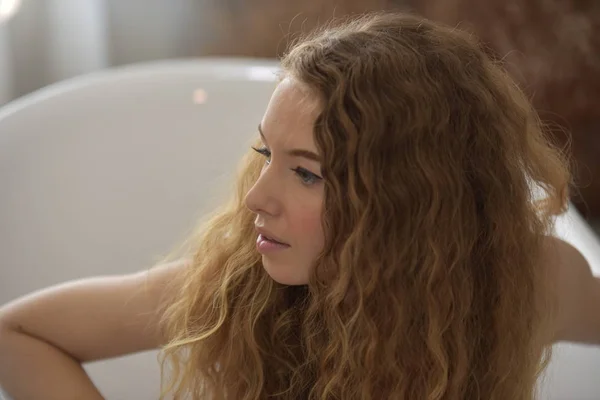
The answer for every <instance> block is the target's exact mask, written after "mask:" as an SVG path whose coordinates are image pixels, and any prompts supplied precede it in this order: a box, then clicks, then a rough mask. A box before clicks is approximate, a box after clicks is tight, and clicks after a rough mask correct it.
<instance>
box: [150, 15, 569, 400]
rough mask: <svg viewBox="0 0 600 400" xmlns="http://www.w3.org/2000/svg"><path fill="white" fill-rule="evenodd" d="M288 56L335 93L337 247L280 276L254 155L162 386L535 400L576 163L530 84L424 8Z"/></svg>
mask: <svg viewBox="0 0 600 400" xmlns="http://www.w3.org/2000/svg"><path fill="white" fill-rule="evenodd" d="M281 65H282V73H283V75H284V76H287V77H290V78H292V79H294V80H296V81H297V82H299V83H300V84H301V85H303V86H304V87H305V88H306V90H309V91H310V93H312V94H313V95H314V98H315V99H318V100H319V101H320V103H321V109H320V114H319V116H318V118H317V119H316V122H315V124H314V138H315V142H316V145H317V148H318V150H319V152H320V153H321V154H322V155H324V157H323V162H322V173H323V177H324V181H325V196H324V210H325V211H324V213H323V216H322V224H323V227H324V231H325V245H324V250H323V253H322V254H321V255H320V257H319V258H318V260H317V262H316V266H315V268H314V270H313V272H312V275H311V278H310V282H309V283H308V285H305V286H284V285H281V284H278V283H276V282H274V281H273V280H272V279H271V278H270V277H269V275H268V274H267V273H266V272H265V271H264V269H263V267H262V265H261V257H260V255H259V254H258V253H257V251H256V249H255V239H256V238H255V233H254V230H253V228H254V227H253V221H254V215H253V213H252V212H251V211H249V210H248V209H247V208H246V207H245V205H244V201H243V199H244V196H245V194H246V192H247V191H248V190H249V188H250V187H251V186H252V185H253V184H254V182H255V181H256V179H257V177H258V176H259V174H260V173H261V169H262V167H263V163H264V160H263V159H262V158H261V157H260V156H257V155H255V154H254V153H253V152H251V151H250V152H249V154H248V155H247V156H246V158H245V159H244V161H243V163H242V169H241V172H240V173H239V179H238V181H237V188H236V190H235V191H234V196H232V199H231V201H230V202H229V203H228V204H227V205H226V206H224V207H223V208H222V209H219V210H218V211H217V212H216V213H215V214H214V215H212V217H211V218H210V219H209V220H208V221H207V222H206V223H205V224H203V225H202V226H201V227H200V228H199V230H198V231H197V233H195V234H193V235H191V236H190V237H189V240H188V241H187V243H188V244H189V247H188V249H189V257H190V260H191V267H190V268H187V269H186V270H185V272H183V274H184V276H182V278H183V279H182V280H180V281H179V282H180V285H181V286H180V287H178V289H177V290H178V296H177V298H176V299H175V300H174V301H171V302H169V304H166V305H165V308H164V312H163V314H162V315H163V325H162V327H163V328H164V332H165V334H166V335H167V336H168V338H169V339H170V342H169V343H168V345H167V346H165V347H164V349H163V350H162V353H161V358H162V372H163V384H164V386H163V395H167V394H171V395H172V396H173V397H174V398H188V397H191V398H202V399H204V398H211V399H235V400H250V399H267V398H280V399H388V398H390V399H427V400H441V399H469V400H471V399H485V400H506V399H511V400H525V399H532V398H534V397H535V394H536V382H537V379H538V377H539V375H540V373H541V372H542V370H543V368H544V367H545V365H546V364H547V361H548V355H549V350H550V345H551V341H550V337H549V335H550V333H549V331H550V326H551V320H552V318H553V312H554V311H553V310H554V309H555V307H554V305H555V304H554V301H553V297H552V296H551V295H550V294H549V293H550V291H549V290H547V289H548V287H549V283H548V282H549V277H548V276H547V275H548V273H547V269H546V268H544V266H543V265H541V263H540V260H541V257H542V249H543V246H544V238H545V236H547V235H551V234H552V232H553V224H554V220H555V216H556V215H558V214H560V213H562V212H564V211H565V210H566V208H567V207H568V196H569V188H570V185H571V174H570V161H569V159H568V157H567V152H566V151H564V149H561V148H559V147H558V146H557V145H556V144H553V143H552V142H551V141H550V140H549V139H548V136H547V135H546V134H545V131H546V129H545V126H544V124H543V123H542V122H541V121H540V120H539V118H538V116H537V114H536V112H535V111H534V110H533V109H532V107H531V105H530V102H529V101H528V99H527V98H526V97H525V95H524V94H523V93H522V91H521V90H520V89H519V88H518V87H517V85H516V84H515V83H514V82H513V81H512V80H511V79H510V78H509V77H508V76H507V74H506V73H505V72H504V70H503V69H502V67H501V65H500V64H499V62H498V60H493V59H490V58H489V57H488V56H487V55H486V52H485V50H484V49H482V47H481V45H480V44H479V43H478V42H477V40H476V39H475V38H473V37H471V36H469V35H467V34H465V33H463V32H461V31H459V30H457V29H452V28H449V27H445V26H442V25H439V24H436V23H433V22H430V21H427V20H423V19H422V18H418V17H416V16H411V15H406V14H396V13H393V14H391V13H377V14H369V15H365V16H361V17H359V18H352V19H349V20H345V21H337V22H333V23H330V24H328V25H327V26H326V27H324V28H322V29H320V30H319V31H316V32H313V33H312V34H310V35H309V36H308V37H305V38H303V39H302V40H300V41H299V42H298V43H296V44H295V45H294V46H293V47H292V48H291V49H290V50H289V51H288V52H287V54H286V55H285V56H284V57H283V59H282V64H281ZM181 282H183V283H181Z"/></svg>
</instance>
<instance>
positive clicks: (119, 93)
mask: <svg viewBox="0 0 600 400" xmlns="http://www.w3.org/2000/svg"><path fill="white" fill-rule="evenodd" d="M275 70H276V64H274V63H268V62H262V61H252V60H218V59H205V60H188V61H169V62H160V63H152V64H145V65H138V66H131V67H126V68H119V69H114V70H109V71H105V72H100V73H97V74H93V75H89V76H85V77H81V78H77V79H74V80H71V81H67V82H63V83H59V84H57V85H54V86H52V87H49V88H46V89H43V90H41V91H39V92H36V93H34V94H32V95H30V96H27V97H25V98H23V99H20V100H17V101H15V102H13V103H11V104H9V105H8V106H5V107H4V108H2V109H0V191H1V194H0V266H1V267H0V304H2V303H4V302H6V301H9V300H11V299H13V298H15V297H17V296H20V295H23V294H25V293H28V292H30V291H32V290H35V289H39V288H41V287H45V286H48V285H51V284H55V283H58V282H62V281H65V280H69V279H74V278H80V277H86V276H91V275H100V274H114V273H127V272H133V271H136V270H140V269H143V268H146V267H148V266H149V265H150V264H152V263H153V262H154V261H155V260H156V259H157V257H159V256H160V255H161V254H162V253H163V252H165V251H167V250H168V249H169V248H170V246H171V245H172V244H173V243H175V242H176V241H177V240H178V239H180V238H182V237H183V236H184V235H185V232H186V230H187V229H189V228H191V227H192V226H193V223H194V218H195V217H196V216H198V215H200V214H201V213H202V212H204V211H206V210H209V209H210V208H212V206H214V205H215V204H216V202H217V201H218V198H219V194H221V193H223V191H224V190H227V188H226V187H224V186H223V185H219V181H221V180H222V178H223V177H225V176H231V174H230V173H231V172H232V171H233V169H234V168H233V167H235V164H236V162H237V160H238V159H239V157H240V155H241V154H242V153H243V152H244V151H245V150H246V149H247V146H248V145H249V140H250V139H252V138H253V137H254V136H255V133H256V132H255V130H256V126H257V124H258V122H259V121H260V119H261V117H262V113H263V111H264V108H265V106H266V104H267V101H268V99H269V97H270V94H271V92H272V90H273V88H274V86H275V75H274V71H275ZM558 234H559V235H560V236H561V237H563V238H565V239H566V240H568V241H569V242H571V243H573V244H574V245H575V246H576V247H578V248H579V249H580V250H581V251H582V252H583V253H584V255H585V256H586V257H587V258H588V260H590V262H591V263H592V265H593V267H594V268H595V272H596V273H597V274H600V242H599V241H598V240H597V239H596V238H595V236H594V234H593V233H592V231H591V230H590V229H589V228H588V227H587V225H586V224H585V223H584V221H583V220H582V219H581V217H580V216H579V215H578V214H577V213H576V212H575V211H574V210H571V211H569V213H567V214H566V215H565V216H564V217H561V219H560V221H559V229H558ZM556 347H557V355H556V357H555V360H554V362H553V363H552V365H551V367H550V369H549V372H548V375H549V378H548V379H547V381H546V382H545V383H544V384H543V385H542V390H543V395H542V398H544V399H570V400H575V399H597V398H600V350H599V349H595V348H585V347H581V346H566V345H559V346H556ZM156 355H157V353H156V352H147V353H142V354H136V355H132V356H127V357H122V358H119V359H114V360H109V361H102V362H97V363H92V364H89V365H86V369H87V370H88V372H89V373H90V375H91V377H92V379H93V380H94V381H95V382H96V384H97V385H98V386H99V387H100V389H101V391H102V392H103V393H104V395H105V397H106V398H107V399H111V400H112V399H153V398H157V394H158V388H159V380H158V377H159V375H158V372H159V369H158V365H157V363H156Z"/></svg>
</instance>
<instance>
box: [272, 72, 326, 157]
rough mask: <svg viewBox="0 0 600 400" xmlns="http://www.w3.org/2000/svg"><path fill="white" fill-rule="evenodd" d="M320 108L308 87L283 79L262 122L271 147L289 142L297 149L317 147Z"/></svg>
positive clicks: (289, 79)
mask: <svg viewBox="0 0 600 400" xmlns="http://www.w3.org/2000/svg"><path fill="white" fill-rule="evenodd" d="M319 109H320V107H319V102H318V101H317V98H316V96H314V95H313V94H312V93H310V92H309V91H308V89H307V88H306V87H304V86H302V85H301V84H299V83H298V82H297V81H295V80H293V79H291V78H285V79H283V80H282V81H281V82H280V83H279V85H277V88H276V89H275V92H273V96H272V97H271V100H270V101H269V105H268V106H267V110H266V111H265V115H264V117H263V120H262V122H261V126H262V130H263V132H264V134H265V137H266V138H267V141H268V143H269V145H271V146H274V145H276V144H275V142H277V143H279V144H281V143H282V142H285V143H287V144H289V145H291V146H292V145H293V147H300V146H304V147H305V148H308V147H310V148H314V144H313V126H314V122H315V120H316V118H317V116H318V114H319ZM271 142H273V143H271Z"/></svg>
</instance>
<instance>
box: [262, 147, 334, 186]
mask: <svg viewBox="0 0 600 400" xmlns="http://www.w3.org/2000/svg"><path fill="white" fill-rule="evenodd" d="M252 149H253V150H254V151H256V152H257V153H258V154H261V155H262V156H264V157H265V158H267V165H268V164H269V163H270V162H271V160H270V157H271V151H269V149H267V148H266V147H260V148H256V147H254V146H252ZM290 169H291V170H292V171H294V172H295V173H296V175H298V177H299V178H300V180H301V181H302V183H303V184H305V185H314V184H315V183H317V182H318V181H320V180H322V179H323V178H321V177H320V176H318V175H315V174H313V173H312V172H310V171H308V170H307V169H305V168H302V167H296V168H290ZM307 178H308V179H311V181H310V182H307Z"/></svg>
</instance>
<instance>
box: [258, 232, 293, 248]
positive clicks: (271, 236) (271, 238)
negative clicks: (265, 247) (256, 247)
mask: <svg viewBox="0 0 600 400" xmlns="http://www.w3.org/2000/svg"><path fill="white" fill-rule="evenodd" d="M256 232H258V233H259V234H260V235H261V236H262V237H264V238H265V239H267V240H269V241H271V242H273V243H278V244H282V245H286V246H289V245H288V244H287V243H285V242H284V241H282V240H281V239H280V238H278V237H277V236H275V235H274V234H272V233H271V232H269V231H267V230H266V229H263V228H256Z"/></svg>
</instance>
